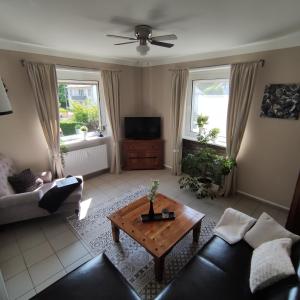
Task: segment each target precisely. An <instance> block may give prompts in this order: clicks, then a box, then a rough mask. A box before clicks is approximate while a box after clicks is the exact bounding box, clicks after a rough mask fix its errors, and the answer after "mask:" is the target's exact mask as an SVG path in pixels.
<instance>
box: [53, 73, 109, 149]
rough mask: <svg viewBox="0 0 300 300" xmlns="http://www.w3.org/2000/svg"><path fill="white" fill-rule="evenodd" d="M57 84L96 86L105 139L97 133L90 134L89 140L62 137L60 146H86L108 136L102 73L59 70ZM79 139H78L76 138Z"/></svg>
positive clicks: (100, 120) (79, 137) (75, 135)
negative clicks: (90, 141)
mask: <svg viewBox="0 0 300 300" xmlns="http://www.w3.org/2000/svg"><path fill="white" fill-rule="evenodd" d="M56 72H57V84H59V83H66V84H96V85H97V92H98V105H99V125H102V126H105V130H104V131H103V137H99V136H97V131H93V132H88V134H87V140H84V139H83V137H81V136H79V135H78V134H74V135H70V136H66V137H65V139H64V138H63V137H60V144H63V145H66V146H68V145H72V144H86V143H88V142H89V140H94V139H95V138H98V139H102V138H104V137H106V136H108V135H107V132H108V127H107V123H106V107H105V102H104V94H103V88H102V81H101V73H100V70H99V71H90V70H81V69H67V68H57V69H56ZM76 137H77V138H76Z"/></svg>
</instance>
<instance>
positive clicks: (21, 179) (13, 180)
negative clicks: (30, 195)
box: [8, 169, 42, 194]
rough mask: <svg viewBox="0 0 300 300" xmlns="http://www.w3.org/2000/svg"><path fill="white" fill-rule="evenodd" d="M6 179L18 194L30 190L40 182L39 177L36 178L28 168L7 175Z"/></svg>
mask: <svg viewBox="0 0 300 300" xmlns="http://www.w3.org/2000/svg"><path fill="white" fill-rule="evenodd" d="M8 181H9V183H10V184H11V185H12V187H13V189H14V190H15V192H16V193H18V194H19V193H25V192H31V191H33V190H35V189H36V188H38V187H39V186H40V185H41V184H42V182H41V180H39V178H37V177H36V176H35V175H34V174H33V173H32V172H31V170H30V169H26V170H24V171H22V172H21V173H19V174H16V175H13V176H9V177H8Z"/></svg>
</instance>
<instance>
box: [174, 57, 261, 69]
mask: <svg viewBox="0 0 300 300" xmlns="http://www.w3.org/2000/svg"><path fill="white" fill-rule="evenodd" d="M254 62H258V63H260V64H261V67H262V68H263V67H264V66H265V60H264V59H260V60H256V61H246V62H245V63H254ZM242 63H243V62H240V63H232V64H242ZM232 64H220V65H212V66H211V65H210V66H203V67H197V68H190V69H189V68H186V67H185V68H184V69H189V70H196V69H204V68H213V67H222V66H230V65H232ZM176 70H179V68H178V69H169V71H176Z"/></svg>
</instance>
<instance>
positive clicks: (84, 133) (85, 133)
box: [82, 131, 87, 140]
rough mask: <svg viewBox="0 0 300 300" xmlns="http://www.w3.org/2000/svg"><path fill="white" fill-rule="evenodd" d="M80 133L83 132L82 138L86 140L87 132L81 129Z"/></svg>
mask: <svg viewBox="0 0 300 300" xmlns="http://www.w3.org/2000/svg"><path fill="white" fill-rule="evenodd" d="M82 133H83V139H84V140H86V136H87V132H86V131H83V132H82Z"/></svg>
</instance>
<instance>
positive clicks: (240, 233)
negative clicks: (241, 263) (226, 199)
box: [214, 208, 256, 244]
mask: <svg viewBox="0 0 300 300" xmlns="http://www.w3.org/2000/svg"><path fill="white" fill-rule="evenodd" d="M255 221H256V219H254V218H252V217H250V216H248V215H246V214H244V213H242V212H240V211H238V210H235V209H233V208H226V209H225V211H224V213H223V215H222V217H221V218H220V220H219V222H218V223H217V225H216V227H215V229H214V234H215V235H217V236H219V237H220V238H222V239H223V240H225V241H226V242H227V243H229V244H235V243H237V242H239V241H240V240H241V239H242V238H243V237H244V235H245V234H246V232H247V231H248V230H249V229H250V228H251V226H252V225H253V224H254V223H255Z"/></svg>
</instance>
